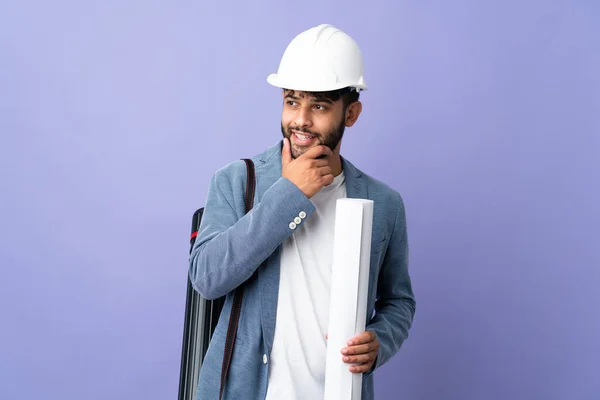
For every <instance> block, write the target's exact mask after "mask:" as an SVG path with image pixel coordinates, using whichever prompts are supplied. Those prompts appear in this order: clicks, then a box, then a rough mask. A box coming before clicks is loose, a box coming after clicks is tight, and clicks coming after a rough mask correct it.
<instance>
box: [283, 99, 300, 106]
mask: <svg viewBox="0 0 600 400" xmlns="http://www.w3.org/2000/svg"><path fill="white" fill-rule="evenodd" d="M285 103H286V104H287V105H288V106H289V107H294V106H296V105H297V104H298V103H296V102H295V101H294V100H288V101H286V102H285Z"/></svg>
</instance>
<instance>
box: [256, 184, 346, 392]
mask: <svg viewBox="0 0 600 400" xmlns="http://www.w3.org/2000/svg"><path fill="white" fill-rule="evenodd" d="M344 197H346V181H345V178H344V174H343V173H342V174H340V175H338V176H336V177H335V178H334V181H333V183H332V184H331V185H329V186H326V187H324V188H323V189H321V191H319V192H318V193H317V194H316V195H314V196H313V197H312V198H311V201H312V203H313V204H314V206H315V208H316V209H315V211H314V212H313V213H312V214H311V215H310V217H308V218H306V219H304V220H303V222H302V223H301V224H299V225H298V226H297V228H296V231H295V232H294V234H293V235H292V236H290V237H289V238H288V239H287V240H286V241H285V242H284V243H283V248H282V253H281V273H280V278H279V295H278V303H277V319H276V322H275V336H274V339H273V349H272V351H271V357H270V363H271V365H270V368H269V380H268V382H269V383H268V388H267V397H266V400H282V399H285V400H294V399H298V400H300V399H302V400H304V399H311V400H312V399H322V398H323V396H324V388H325V362H326V356H327V342H326V339H325V334H326V333H327V327H328V322H329V303H330V301H329V296H330V288H331V265H332V257H333V233H334V224H335V205H336V201H337V200H338V199H340V198H344Z"/></svg>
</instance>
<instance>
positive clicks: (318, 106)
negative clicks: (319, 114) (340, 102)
mask: <svg viewBox="0 0 600 400" xmlns="http://www.w3.org/2000/svg"><path fill="white" fill-rule="evenodd" d="M315 109H317V110H318V111H325V110H327V108H325V106H323V105H321V104H315Z"/></svg>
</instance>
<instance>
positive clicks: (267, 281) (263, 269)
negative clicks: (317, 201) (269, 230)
mask: <svg viewBox="0 0 600 400" xmlns="http://www.w3.org/2000/svg"><path fill="white" fill-rule="evenodd" d="M282 143H283V142H282V141H280V142H278V143H277V144H276V145H275V146H273V147H271V148H270V149H269V150H267V151H266V152H265V153H264V154H263V155H262V156H261V157H260V158H259V159H258V160H257V163H256V188H257V190H256V200H255V201H256V202H257V203H258V202H260V201H261V200H262V197H263V195H264V193H265V192H266V191H267V190H268V189H269V188H270V187H271V186H273V184H274V183H275V182H277V180H278V179H279V178H281V145H282ZM280 255H281V245H280V246H278V247H277V249H275V251H274V252H273V253H272V254H271V255H270V256H269V258H268V259H267V260H266V261H265V262H264V263H263V264H262V265H261V266H260V267H259V270H258V287H259V291H260V309H261V320H262V321H261V322H262V323H261V325H262V334H263V338H264V341H265V346H266V350H267V351H268V352H269V353H270V351H271V348H272V346H273V336H274V335H275V318H276V315H277V301H278V294H279V271H280Z"/></svg>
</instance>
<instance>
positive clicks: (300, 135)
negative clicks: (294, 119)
mask: <svg viewBox="0 0 600 400" xmlns="http://www.w3.org/2000/svg"><path fill="white" fill-rule="evenodd" d="M292 138H293V141H294V143H295V144H297V145H299V146H310V145H311V144H313V142H316V140H317V136H315V135H311V134H309V133H305V132H300V131H296V130H294V129H292Z"/></svg>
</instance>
